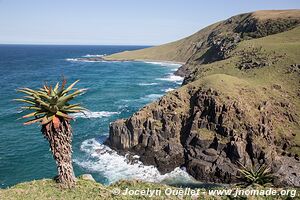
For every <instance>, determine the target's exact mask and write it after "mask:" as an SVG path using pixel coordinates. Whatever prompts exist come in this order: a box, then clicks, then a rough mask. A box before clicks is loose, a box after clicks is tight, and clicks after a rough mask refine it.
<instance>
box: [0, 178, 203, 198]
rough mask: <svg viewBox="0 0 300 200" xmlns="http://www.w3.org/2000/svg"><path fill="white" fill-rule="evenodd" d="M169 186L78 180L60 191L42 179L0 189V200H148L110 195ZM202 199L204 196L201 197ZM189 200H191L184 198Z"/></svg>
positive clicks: (54, 185)
mask: <svg viewBox="0 0 300 200" xmlns="http://www.w3.org/2000/svg"><path fill="white" fill-rule="evenodd" d="M169 187H170V186H166V185H161V184H153V183H143V182H139V181H120V182H118V183H115V184H113V185H111V186H103V185H102V184H100V183H96V182H93V181H89V180H81V179H78V182H77V184H76V187H75V188H74V189H65V190H62V189H60V188H59V187H58V185H57V184H56V183H55V182H54V181H52V180H50V179H43V180H37V181H31V182H25V183H20V184H17V185H15V186H13V187H11V188H8V189H0V199H1V200H16V199H22V200H32V199H41V200H44V199H65V200H68V199H83V200H85V199H95V200H96V199H99V200H105V199H126V200H130V199H132V200H134V199H150V198H146V197H143V196H129V195H115V194H113V193H112V191H113V189H120V190H121V191H125V189H126V188H129V189H135V190H137V189H140V190H146V189H147V188H149V189H152V190H155V189H160V190H165V189H166V188H169ZM202 197H204V195H202ZM151 199H181V198H177V197H176V196H166V195H162V196H160V197H156V198H151ZM185 199H191V198H185Z"/></svg>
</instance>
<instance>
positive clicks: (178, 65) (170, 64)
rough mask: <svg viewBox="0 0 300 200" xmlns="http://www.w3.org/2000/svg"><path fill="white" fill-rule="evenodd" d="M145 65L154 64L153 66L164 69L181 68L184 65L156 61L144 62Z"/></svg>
mask: <svg viewBox="0 0 300 200" xmlns="http://www.w3.org/2000/svg"><path fill="white" fill-rule="evenodd" d="M144 63H148V64H153V65H160V66H164V67H176V68H179V67H181V65H182V64H179V63H171V62H156V61H144Z"/></svg>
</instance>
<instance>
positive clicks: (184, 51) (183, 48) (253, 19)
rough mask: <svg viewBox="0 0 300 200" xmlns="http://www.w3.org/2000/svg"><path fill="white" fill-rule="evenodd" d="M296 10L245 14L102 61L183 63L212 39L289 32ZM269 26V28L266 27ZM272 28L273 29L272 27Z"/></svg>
mask: <svg viewBox="0 0 300 200" xmlns="http://www.w3.org/2000/svg"><path fill="white" fill-rule="evenodd" d="M299 18H300V10H280V11H278V10H273V11H272V10H268V11H256V12H253V13H245V14H241V15H237V16H234V17H231V18H229V19H227V20H224V21H221V22H217V23H215V24H213V25H210V26H208V27H206V28H204V29H202V30H200V31H198V32H197V33H195V34H193V35H191V36H189V37H186V38H183V39H181V40H178V41H175V42H171V43H168V44H164V45H160V46H155V47H150V48H146V49H141V50H136V51H125V52H121V53H116V54H113V55H109V56H107V57H105V58H106V59H109V60H164V61H177V62H186V61H188V60H189V59H193V57H200V56H201V55H202V54H203V53H204V52H205V51H206V50H207V49H208V48H209V47H210V46H211V45H212V44H211V42H212V41H210V40H211V39H212V38H216V37H220V38H221V37H224V36H226V35H227V36H231V37H233V36H234V35H237V34H238V33H240V32H243V36H242V39H248V38H249V37H250V38H251V37H261V36H266V35H269V34H274V33H279V32H282V31H283V30H288V29H290V28H293V27H294V26H295V25H297V24H298V23H299ZM271 24H272V27H271V28H270V27H268V26H270V25H271ZM274 24H275V25H274Z"/></svg>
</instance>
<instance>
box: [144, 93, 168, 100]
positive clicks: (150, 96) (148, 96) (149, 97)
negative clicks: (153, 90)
mask: <svg viewBox="0 0 300 200" xmlns="http://www.w3.org/2000/svg"><path fill="white" fill-rule="evenodd" d="M162 96H163V95H162V94H148V95H146V96H144V97H141V98H140V100H142V101H154V100H156V99H158V98H160V97H162Z"/></svg>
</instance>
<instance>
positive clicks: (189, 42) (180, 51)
mask: <svg viewBox="0 0 300 200" xmlns="http://www.w3.org/2000/svg"><path fill="white" fill-rule="evenodd" d="M219 23H220V22H218V23H215V24H213V25H210V26H208V27H206V28H204V29H202V30H201V31H199V32H197V33H195V34H193V35H191V36H189V37H186V38H183V39H181V40H178V41H175V42H171V43H167V44H163V45H160V46H156V47H150V48H146V49H141V50H135V51H124V52H121V53H116V54H112V55H109V56H106V57H105V59H107V60H163V61H175V62H186V61H187V60H188V59H189V57H190V56H191V55H192V52H193V47H194V44H195V42H196V41H199V40H200V39H201V38H204V37H206V36H207V35H208V34H209V33H210V32H211V30H212V29H213V28H215V27H216V26H217V25H218V24H219Z"/></svg>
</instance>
